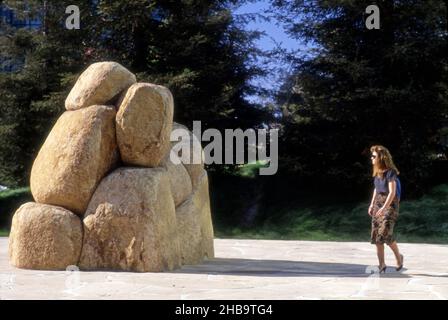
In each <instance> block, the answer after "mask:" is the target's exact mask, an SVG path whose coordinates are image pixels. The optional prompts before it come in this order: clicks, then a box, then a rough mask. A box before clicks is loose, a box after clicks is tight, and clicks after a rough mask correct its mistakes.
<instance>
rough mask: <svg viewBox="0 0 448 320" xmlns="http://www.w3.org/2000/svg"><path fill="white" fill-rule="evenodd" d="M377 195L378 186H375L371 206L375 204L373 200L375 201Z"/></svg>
mask: <svg viewBox="0 0 448 320" xmlns="http://www.w3.org/2000/svg"><path fill="white" fill-rule="evenodd" d="M375 197H376V188H373V195H372V201H370V206H371V207H372V206H373V202H374V201H375Z"/></svg>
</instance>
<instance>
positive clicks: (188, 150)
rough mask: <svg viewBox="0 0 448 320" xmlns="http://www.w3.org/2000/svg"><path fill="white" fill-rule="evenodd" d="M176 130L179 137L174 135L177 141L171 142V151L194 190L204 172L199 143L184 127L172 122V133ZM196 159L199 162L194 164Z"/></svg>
mask: <svg viewBox="0 0 448 320" xmlns="http://www.w3.org/2000/svg"><path fill="white" fill-rule="evenodd" d="M178 129H179V130H180V131H179V132H180V135H179V134H176V135H175V136H176V137H178V139H177V140H176V139H175V138H174V140H171V149H172V152H173V153H175V154H176V155H177V156H178V157H179V158H180V159H181V162H182V164H183V165H184V167H185V169H186V170H187V172H188V174H189V176H190V179H191V184H192V186H193V188H195V187H197V185H198V184H199V180H200V178H201V176H202V174H203V171H204V159H203V150H202V146H201V142H200V141H199V139H198V138H197V137H196V136H195V135H194V134H193V133H192V132H191V131H190V130H189V129H188V128H187V127H186V126H184V125H181V124H179V123H176V122H174V123H173V129H172V131H173V132H174V131H175V130H178ZM175 133H176V132H175ZM195 146H197V148H195ZM196 159H198V160H199V161H196V163H195V160H196Z"/></svg>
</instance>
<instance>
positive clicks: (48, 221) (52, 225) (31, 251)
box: [9, 202, 82, 270]
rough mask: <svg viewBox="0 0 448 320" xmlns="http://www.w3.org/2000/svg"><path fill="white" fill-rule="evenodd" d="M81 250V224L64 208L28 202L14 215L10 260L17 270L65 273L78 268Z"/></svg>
mask: <svg viewBox="0 0 448 320" xmlns="http://www.w3.org/2000/svg"><path fill="white" fill-rule="evenodd" d="M81 246H82V225H81V220H80V218H79V217H78V216H76V215H75V214H74V213H72V212H70V211H68V210H66V209H64V208H61V207H55V206H50V205H46V204H39V203H34V202H28V203H25V204H23V205H22V206H21V207H20V208H19V209H18V210H17V211H16V213H15V214H14V217H13V219H12V227H11V233H10V235H9V258H10V262H11V264H12V265H14V266H16V267H18V268H25V269H42V270H65V269H66V268H67V267H68V266H70V265H77V264H78V261H79V256H80V254H81Z"/></svg>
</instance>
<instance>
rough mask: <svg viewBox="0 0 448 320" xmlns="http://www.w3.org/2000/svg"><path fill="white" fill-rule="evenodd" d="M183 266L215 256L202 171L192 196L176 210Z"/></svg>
mask: <svg viewBox="0 0 448 320" xmlns="http://www.w3.org/2000/svg"><path fill="white" fill-rule="evenodd" d="M176 219H177V230H178V234H179V239H180V250H181V257H182V263H183V264H198V263H200V262H201V261H202V260H203V258H204V257H207V258H213V257H214V256H215V250H214V244H213V238H214V234H213V223H212V216H211V211H210V195H209V186H208V176H207V172H206V171H205V170H203V172H202V175H201V177H200V179H199V183H198V185H197V187H196V188H194V189H193V193H192V195H191V196H190V197H189V198H188V199H187V200H185V201H184V202H182V203H181V204H180V205H179V206H178V207H177V208H176Z"/></svg>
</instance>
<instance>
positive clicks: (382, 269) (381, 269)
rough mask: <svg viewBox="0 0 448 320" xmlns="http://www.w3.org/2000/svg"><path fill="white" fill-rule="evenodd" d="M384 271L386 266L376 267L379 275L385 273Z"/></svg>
mask: <svg viewBox="0 0 448 320" xmlns="http://www.w3.org/2000/svg"><path fill="white" fill-rule="evenodd" d="M386 269H387V266H386V265H384V267H382V268H381V267H380V266H378V270H379V271H380V273H386Z"/></svg>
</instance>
